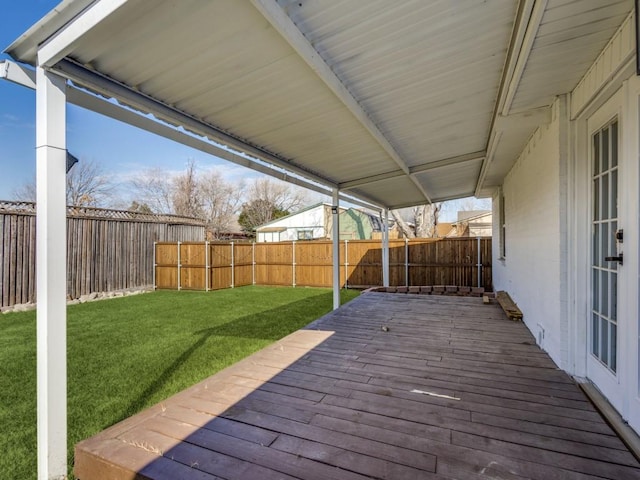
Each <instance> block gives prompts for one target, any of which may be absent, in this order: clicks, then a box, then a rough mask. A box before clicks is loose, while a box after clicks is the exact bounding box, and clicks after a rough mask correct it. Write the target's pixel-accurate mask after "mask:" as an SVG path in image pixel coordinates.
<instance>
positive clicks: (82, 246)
mask: <svg viewBox="0 0 640 480" xmlns="http://www.w3.org/2000/svg"><path fill="white" fill-rule="evenodd" d="M181 221H185V222H187V224H180V222H181ZM196 223H197V222H196V221H195V220H193V219H183V218H181V217H174V216H169V215H147V214H138V213H135V212H125V211H118V210H105V209H95V208H84V207H83V208H79V207H68V208H67V293H68V295H69V296H70V297H72V298H79V297H80V296H82V295H85V294H88V293H92V292H108V291H113V290H122V289H127V288H136V287H147V286H152V285H153V283H154V278H153V276H154V265H155V263H156V258H157V259H158V262H157V263H158V266H157V268H155V275H156V277H157V278H156V280H157V281H156V284H157V285H160V286H162V288H178V278H177V270H176V268H173V267H169V265H176V266H177V248H176V246H175V243H174V244H173V247H170V246H167V247H166V248H164V249H163V248H161V249H160V251H159V252H156V254H157V256H156V258H154V252H153V245H154V242H163V241H166V240H173V241H175V240H193V241H198V240H201V239H203V238H204V227H203V226H202V225H201V224H200V225H198V224H196ZM172 248H173V250H174V251H175V252H174V253H173V254H171V253H170V252H171V249H172ZM167 255H169V256H171V255H173V257H174V258H167ZM35 301H36V216H35V205H34V204H33V203H29V202H4V201H0V307H6V306H12V305H15V304H20V303H31V302H35Z"/></svg>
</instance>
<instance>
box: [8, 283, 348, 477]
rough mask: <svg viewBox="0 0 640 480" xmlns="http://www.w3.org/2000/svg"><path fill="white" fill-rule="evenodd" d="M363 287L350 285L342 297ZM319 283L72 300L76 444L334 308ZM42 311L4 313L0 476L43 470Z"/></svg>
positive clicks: (72, 434) (71, 393)
mask: <svg viewBox="0 0 640 480" xmlns="http://www.w3.org/2000/svg"><path fill="white" fill-rule="evenodd" d="M357 295H358V292H356V291H352V290H347V291H345V290H343V292H342V301H343V302H345V301H348V300H350V299H352V298H354V297H356V296H357ZM331 305H332V293H331V291H330V290H327V289H318V288H272V287H242V288H236V289H229V290H220V291H216V292H186V291H182V292H168V291H162V292H154V293H149V294H145V295H137V296H131V297H123V298H116V299H112V300H105V301H100V302H92V303H85V304H82V305H74V306H71V307H69V309H68V322H67V323H68V330H67V338H68V377H69V380H68V404H69V405H68V409H69V410H68V416H69V420H68V425H69V455H70V456H69V459H70V460H69V462H70V465H71V462H72V459H71V453H72V449H73V445H74V444H75V443H76V442H78V441H79V440H82V439H83V438H86V437H89V436H91V435H93V434H95V433H96V432H99V431H100V430H103V429H104V428H106V427H108V426H109V425H112V424H114V423H116V422H118V421H120V420H122V419H124V418H127V417H129V416H131V415H132V414H134V413H136V412H138V411H140V410H142V409H144V408H146V407H149V406H151V405H153V404H155V403H157V402H159V401H160V400H162V399H164V398H167V397H169V396H170V395H172V394H174V393H176V392H179V391H180V390H183V389H185V388H187V387H189V386H190V385H193V384H194V383H197V382H199V381H200V380H202V379H204V378H206V377H208V376H210V375H212V374H213V373H215V372H217V371H218V370H221V369H222V368H224V367H226V366H228V365H231V364H233V363H235V362H237V361H238V360H240V359H241V358H244V357H246V356H247V355H249V354H251V353H252V352H255V351H257V350H259V349H261V348H263V347H265V346H266V345H268V344H270V343H272V342H274V341H275V340H277V339H279V338H282V337H284V336H285V335H287V334H289V333H291V332H293V331H295V330H298V329H299V328H301V327H303V326H305V325H307V324H308V323H310V322H311V321H313V320H314V319H316V318H318V317H320V316H322V315H323V314H325V313H327V312H329V311H330V310H331ZM35 324H36V321H35V312H23V313H10V314H6V315H0V452H2V455H0V478H11V479H13V480H17V479H33V478H36V345H35V338H36V335H35V334H36V332H35Z"/></svg>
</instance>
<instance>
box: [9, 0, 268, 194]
mask: <svg viewBox="0 0 640 480" xmlns="http://www.w3.org/2000/svg"><path fill="white" fill-rule="evenodd" d="M3 3H4V2H3ZM9 3H10V2H8V1H7V2H6V3H4V5H3V6H2V7H0V8H2V15H1V17H2V28H0V49H2V50H4V49H5V48H6V47H8V46H9V45H10V44H11V43H12V42H13V41H14V40H15V39H17V38H18V37H19V36H20V35H21V34H22V33H24V32H25V31H26V30H27V29H28V28H29V27H31V25H33V24H34V23H35V22H37V21H38V20H39V19H40V18H42V17H43V16H44V15H45V14H47V13H48V12H49V11H50V10H52V9H53V8H54V7H55V6H56V5H57V4H58V3H59V1H58V0H22V1H16V2H11V7H8V4H9ZM0 58H1V59H8V58H9V57H8V56H7V55H6V54H1V55H0ZM67 149H68V150H69V152H71V153H72V154H73V155H74V156H76V157H77V158H79V159H80V161H82V160H83V159H85V160H93V161H94V162H97V163H99V164H100V165H101V166H102V167H103V169H104V171H105V172H106V173H107V174H108V175H109V176H110V177H111V179H112V181H114V182H115V183H118V184H124V185H125V186H126V184H127V182H128V181H129V180H130V179H131V178H132V177H135V176H136V175H138V174H139V173H141V172H143V171H144V170H147V169H150V168H156V167H159V168H162V169H165V170H167V171H168V172H169V173H178V172H181V171H183V170H184V169H185V167H186V165H187V163H188V162H189V161H190V160H194V161H195V162H196V165H197V166H198V168H199V169H200V170H208V169H211V168H215V169H217V170H219V171H220V173H222V175H223V176H224V177H225V178H226V179H228V180H231V181H234V180H239V179H241V178H243V179H247V178H251V177H258V176H260V175H259V174H258V173H256V172H253V171H252V170H249V169H247V168H244V167H240V166H237V165H235V164H233V163H230V162H227V161H224V160H221V159H218V158H217V157H214V156H212V155H209V154H206V153H203V152H200V151H198V150H195V149H192V148H189V147H186V146H183V145H180V144H178V143H176V142H173V141H170V140H167V139H164V138H162V137H160V136H157V135H154V134H152V133H148V132H145V131H144V130H140V129H138V128H135V127H132V126H130V125H126V124H124V123H122V122H118V121H116V120H113V119H110V118H107V117H104V116H102V115H99V114H97V113H94V112H91V111H88V110H85V109H82V108H80V107H76V106H74V105H69V104H68V105H67ZM35 162H36V155H35V91H34V90H30V89H28V88H26V87H22V86H19V85H15V84H13V83H11V82H7V81H4V80H2V81H0V200H12V199H13V198H14V190H15V189H16V188H19V187H20V186H21V185H23V184H25V183H29V182H32V181H33V179H34V178H35ZM120 195H122V196H126V195H127V191H126V187H125V188H122V189H121V191H120ZM124 200H125V202H127V200H128V199H124ZM127 203H128V202H127Z"/></svg>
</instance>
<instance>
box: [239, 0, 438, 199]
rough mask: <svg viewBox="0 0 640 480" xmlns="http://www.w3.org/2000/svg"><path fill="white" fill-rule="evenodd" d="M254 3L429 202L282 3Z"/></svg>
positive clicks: (264, 0)
mask: <svg viewBox="0 0 640 480" xmlns="http://www.w3.org/2000/svg"><path fill="white" fill-rule="evenodd" d="M251 3H252V4H253V6H254V7H256V9H257V10H258V11H259V12H260V13H261V14H262V15H263V16H264V17H265V18H266V19H267V21H268V22H269V23H270V24H271V25H272V26H273V28H275V29H276V30H277V31H278V32H279V33H280V35H282V37H283V38H284V39H285V40H286V41H287V43H288V44H289V45H291V47H292V48H293V49H294V50H295V51H296V52H297V53H298V55H299V56H300V58H301V59H302V60H304V61H305V62H306V63H307V65H309V67H311V69H312V70H313V71H314V72H315V74H316V75H317V76H318V78H319V79H320V80H322V81H323V82H324V83H325V85H327V87H329V89H330V90H331V91H332V92H333V94H334V95H335V96H336V97H337V98H338V99H339V100H340V101H341V102H342V103H343V104H344V105H345V106H346V107H347V109H349V111H350V112H351V113H352V114H353V116H354V117H355V118H356V119H357V120H358V121H359V122H360V124H361V125H362V126H363V127H364V128H365V129H366V130H367V131H368V132H369V134H370V135H371V136H372V137H373V138H374V139H375V140H376V141H377V142H378V144H379V145H380V146H381V147H382V149H383V150H384V151H385V152H386V153H387V155H389V157H391V159H393V161H394V162H395V163H396V164H397V165H398V167H400V169H401V170H402V171H403V172H404V173H405V175H407V176H408V177H409V178H410V179H411V181H412V182H413V183H414V184H415V186H416V187H417V188H418V190H420V192H421V193H422V194H423V195H424V197H425V200H427V201H429V202H430V199H429V195H428V193H427V192H426V190H425V189H424V187H423V186H422V185H421V184H420V182H419V181H418V180H417V179H415V178H414V177H413V176H412V175H411V173H410V171H409V167H408V166H407V162H406V161H405V160H404V159H403V158H402V156H401V155H400V154H399V153H398V152H397V151H396V149H395V147H394V146H393V145H392V144H391V142H389V140H388V139H387V137H386V136H385V135H384V134H383V133H382V131H381V130H380V128H379V127H378V125H376V123H375V122H374V121H373V119H372V118H371V116H370V115H369V114H368V113H367V112H366V110H365V108H364V107H363V106H362V105H361V104H360V103H359V102H358V100H357V99H356V98H355V97H354V95H353V94H352V93H351V92H350V91H349V89H348V88H347V87H346V86H345V84H344V83H343V82H342V80H340V78H339V77H338V76H337V75H336V74H335V72H334V71H333V70H331V67H330V66H329V65H328V64H327V63H326V62H325V60H324V59H323V58H322V56H321V55H320V53H318V51H317V50H316V49H315V48H314V47H313V45H311V43H309V41H308V40H307V39H306V37H305V36H304V35H303V33H302V32H301V31H300V30H299V29H298V27H297V26H296V24H295V23H293V21H292V20H291V19H290V18H289V16H288V15H287V14H286V12H285V11H284V10H283V9H282V8H281V7H280V5H278V3H277V2H275V1H272V0H251Z"/></svg>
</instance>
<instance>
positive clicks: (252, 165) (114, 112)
mask: <svg viewBox="0 0 640 480" xmlns="http://www.w3.org/2000/svg"><path fill="white" fill-rule="evenodd" d="M0 79H6V80H9V81H11V82H13V83H16V84H18V85H22V86H24V87H27V88H31V89H34V90H35V88H36V84H35V71H34V70H32V69H30V68H27V67H25V66H23V65H20V64H17V63H15V62H12V61H10V60H3V61H0ZM66 94H67V102H68V103H71V104H74V105H77V106H79V107H82V108H86V109H87V110H91V111H93V112H96V113H99V114H101V115H105V116H107V117H110V118H113V119H115V120H118V121H121V122H124V123H127V124H129V125H132V126H134V127H138V128H140V129H142V130H146V131H147V132H151V133H154V134H156V135H160V136H162V137H165V138H168V139H170V140H173V141H175V142H178V143H181V144H183V145H186V146H188V147H191V148H195V149H196V150H200V151H202V152H205V153H208V154H210V155H214V156H216V157H218V158H220V159H222V160H226V161H228V162H231V163H235V164H236V165H240V166H242V167H246V168H249V169H251V170H254V171H256V172H260V173H263V174H265V175H269V176H271V177H274V178H277V179H279V180H282V181H285V182H289V183H292V184H294V185H297V186H299V187H303V188H307V189H309V190H312V191H314V192H317V193H320V194H323V195H327V196H329V197H330V196H331V195H332V190H331V188H328V187H325V186H323V185H321V184H317V183H312V182H310V181H307V180H304V179H302V178H298V177H295V176H292V175H290V174H289V173H287V172H286V171H282V170H276V169H275V168H273V167H271V166H269V165H265V164H264V163H259V159H257V158H251V157H248V156H244V155H240V154H238V153H235V152H232V151H230V150H227V149H225V148H222V147H221V146H218V145H215V144H213V143H211V142H210V141H209V140H207V139H205V138H199V137H196V136H194V135H192V134H189V133H187V132H185V131H181V130H178V129H177V128H175V127H174V126H170V125H167V124H164V123H162V122H160V121H159V120H156V119H152V118H150V117H148V116H145V115H143V114H141V113H137V112H135V111H133V110H130V109H128V108H125V107H123V106H121V105H118V104H115V103H112V102H109V101H107V100H105V99H104V98H102V97H98V96H96V95H92V94H89V93H87V92H85V91H83V90H80V89H78V88H76V87H73V86H70V85H67V88H66ZM340 199H341V200H342V201H344V202H349V203H351V204H354V205H358V206H360V207H363V208H368V209H371V210H375V211H381V210H382V205H380V204H378V203H377V202H376V201H374V200H371V199H368V198H366V196H363V195H361V196H360V198H355V197H352V196H348V195H344V194H342V193H341V194H340Z"/></svg>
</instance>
